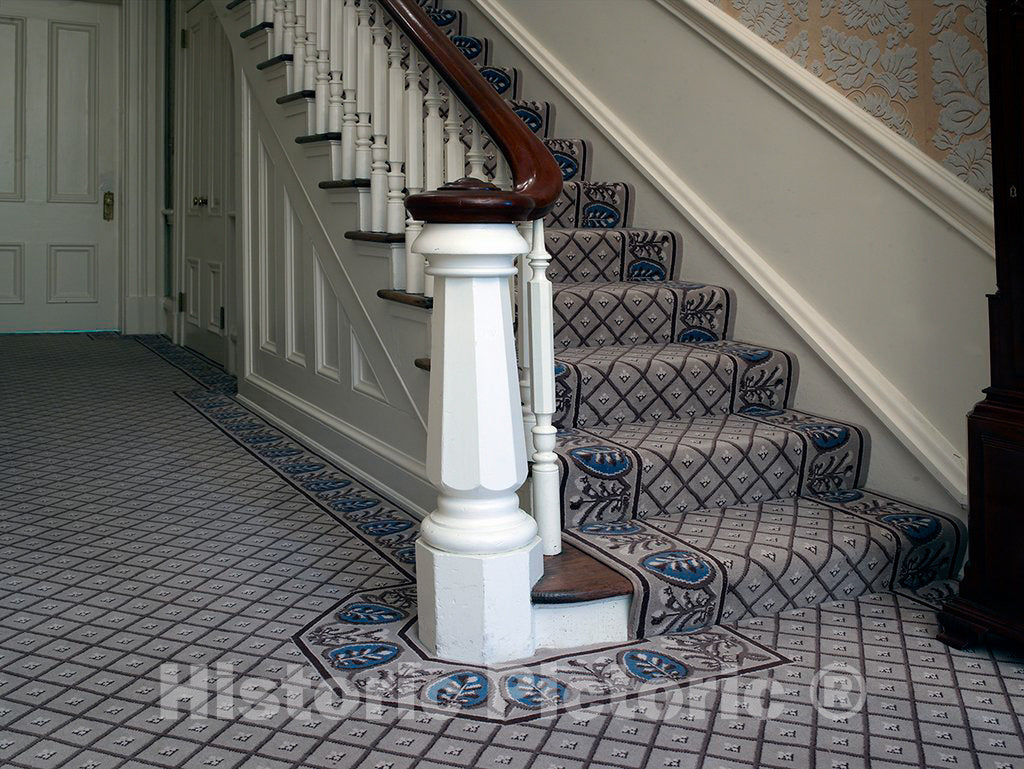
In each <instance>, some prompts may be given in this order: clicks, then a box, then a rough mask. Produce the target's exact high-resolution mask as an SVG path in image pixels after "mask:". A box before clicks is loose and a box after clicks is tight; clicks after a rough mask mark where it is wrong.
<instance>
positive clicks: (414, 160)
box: [405, 45, 426, 294]
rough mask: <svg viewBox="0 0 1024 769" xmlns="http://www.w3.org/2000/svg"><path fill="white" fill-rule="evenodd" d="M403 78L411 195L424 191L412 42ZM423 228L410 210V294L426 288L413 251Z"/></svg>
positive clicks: (407, 232) (416, 67) (420, 99)
mask: <svg viewBox="0 0 1024 769" xmlns="http://www.w3.org/2000/svg"><path fill="white" fill-rule="evenodd" d="M405 82H406V88H405V97H406V106H405V116H406V124H405V125H406V132H405V147H406V152H405V186H406V188H407V189H408V190H409V194H410V195H415V194H416V193H417V192H422V191H423V92H422V91H421V90H420V65H419V56H418V54H417V53H416V48H415V46H412V45H410V46H409V69H408V71H407V72H406V81H405ZM422 229H423V225H422V223H421V222H418V221H416V220H415V219H413V218H412V214H410V215H409V219H408V220H407V222H406V225H405V290H406V291H408V292H409V293H410V294H422V293H423V292H424V290H425V288H426V276H425V274H424V270H423V267H424V263H423V257H422V256H421V255H420V254H419V253H418V252H416V251H414V249H415V247H416V238H417V237H418V236H419V233H420V231H421V230H422Z"/></svg>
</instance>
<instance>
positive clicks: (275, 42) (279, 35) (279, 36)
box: [270, 0, 287, 58]
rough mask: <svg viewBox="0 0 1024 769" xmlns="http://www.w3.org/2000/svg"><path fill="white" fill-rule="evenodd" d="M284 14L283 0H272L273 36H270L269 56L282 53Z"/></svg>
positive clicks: (272, 56)
mask: <svg viewBox="0 0 1024 769" xmlns="http://www.w3.org/2000/svg"><path fill="white" fill-rule="evenodd" d="M286 16H287V14H286V13H285V4H284V0H274V36H273V38H271V44H270V58H274V57H275V56H280V55H281V54H282V53H284V37H285V18H286Z"/></svg>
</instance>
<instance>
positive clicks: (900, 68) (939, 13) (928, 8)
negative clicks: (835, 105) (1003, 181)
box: [709, 0, 992, 198]
mask: <svg viewBox="0 0 1024 769" xmlns="http://www.w3.org/2000/svg"><path fill="white" fill-rule="evenodd" d="M709 2H711V3H713V4H714V5H717V6H718V7H719V8H721V9H722V10H724V11H725V12H726V13H728V14H729V15H730V16H732V17H733V18H735V19H737V20H738V21H739V22H740V23H742V24H744V25H745V26H746V27H748V28H749V29H751V30H753V31H754V32H755V33H757V34H758V35H760V36H761V37H762V38H764V39H765V40H766V41H768V42H769V43H772V44H773V45H775V47H776V48H779V49H780V50H782V51H784V52H785V53H786V54H787V55H788V56H790V57H791V58H792V59H793V60H795V61H797V62H799V63H800V64H801V65H803V66H804V67H806V68H807V69H809V70H810V71H811V72H813V73H814V74H816V75H817V76H818V77H820V78H821V79H822V80H824V81H825V82H826V83H828V84H829V85H831V86H832V87H833V88H835V89H836V90H837V91H839V92H840V93H842V94H843V95H845V96H846V97H847V98H848V99H850V100H851V101H853V102H855V103H857V104H859V105H860V106H861V107H862V108H864V109H865V110H867V111H868V112H869V113H871V114H872V115H874V116H875V117H876V118H878V119H879V120H881V121H882V122H883V123H884V124H885V125H887V126H888V127H889V128H891V129H892V130H893V131H895V132H896V133H898V134H899V135H900V136H902V137H903V138H905V139H906V140H907V141H909V142H911V143H912V144H914V145H916V146H917V147H919V148H920V149H921V150H923V151H924V152H925V153H926V154H928V155H929V156H931V157H932V158H934V159H935V160H936V161H938V162H939V163H941V164H942V165H943V166H945V167H946V168H947V169H949V171H950V172H952V173H953V174H955V175H956V176H958V177H959V178H960V179H962V180H963V181H965V182H966V183H967V184H969V185H971V186H972V187H974V188H975V189H976V190H979V191H980V192H982V193H983V194H985V195H987V196H988V197H990V198H991V197H992V151H991V143H990V141H989V135H990V134H989V112H988V62H987V59H986V54H985V47H986V42H987V39H986V36H985V2H984V0H709Z"/></svg>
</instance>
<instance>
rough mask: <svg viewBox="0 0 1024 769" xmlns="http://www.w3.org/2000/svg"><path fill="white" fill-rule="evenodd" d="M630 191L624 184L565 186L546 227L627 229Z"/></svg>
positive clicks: (631, 195)
mask: <svg viewBox="0 0 1024 769" xmlns="http://www.w3.org/2000/svg"><path fill="white" fill-rule="evenodd" d="M632 220H633V191H632V188H631V187H630V186H629V185H628V184H625V183H624V182H566V183H565V184H564V185H563V187H562V194H561V195H560V196H559V198H558V200H557V201H556V202H555V205H554V207H553V208H552V209H551V212H550V213H549V214H548V215H547V216H545V217H544V224H545V225H546V226H548V227H567V228H574V227H595V228H603V229H608V228H612V227H629V226H631V223H632Z"/></svg>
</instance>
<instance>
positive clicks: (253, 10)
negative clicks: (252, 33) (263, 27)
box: [249, 0, 267, 27]
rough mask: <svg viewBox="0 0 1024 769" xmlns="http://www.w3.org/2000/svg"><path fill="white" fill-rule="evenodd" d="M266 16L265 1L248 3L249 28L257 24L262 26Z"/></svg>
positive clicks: (255, 0)
mask: <svg viewBox="0 0 1024 769" xmlns="http://www.w3.org/2000/svg"><path fill="white" fill-rule="evenodd" d="M266 16H267V0H252V2H251V3H249V21H250V22H251V23H250V26H253V27H255V26H256V25H257V24H262V23H263V21H264V20H265V19H266Z"/></svg>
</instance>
